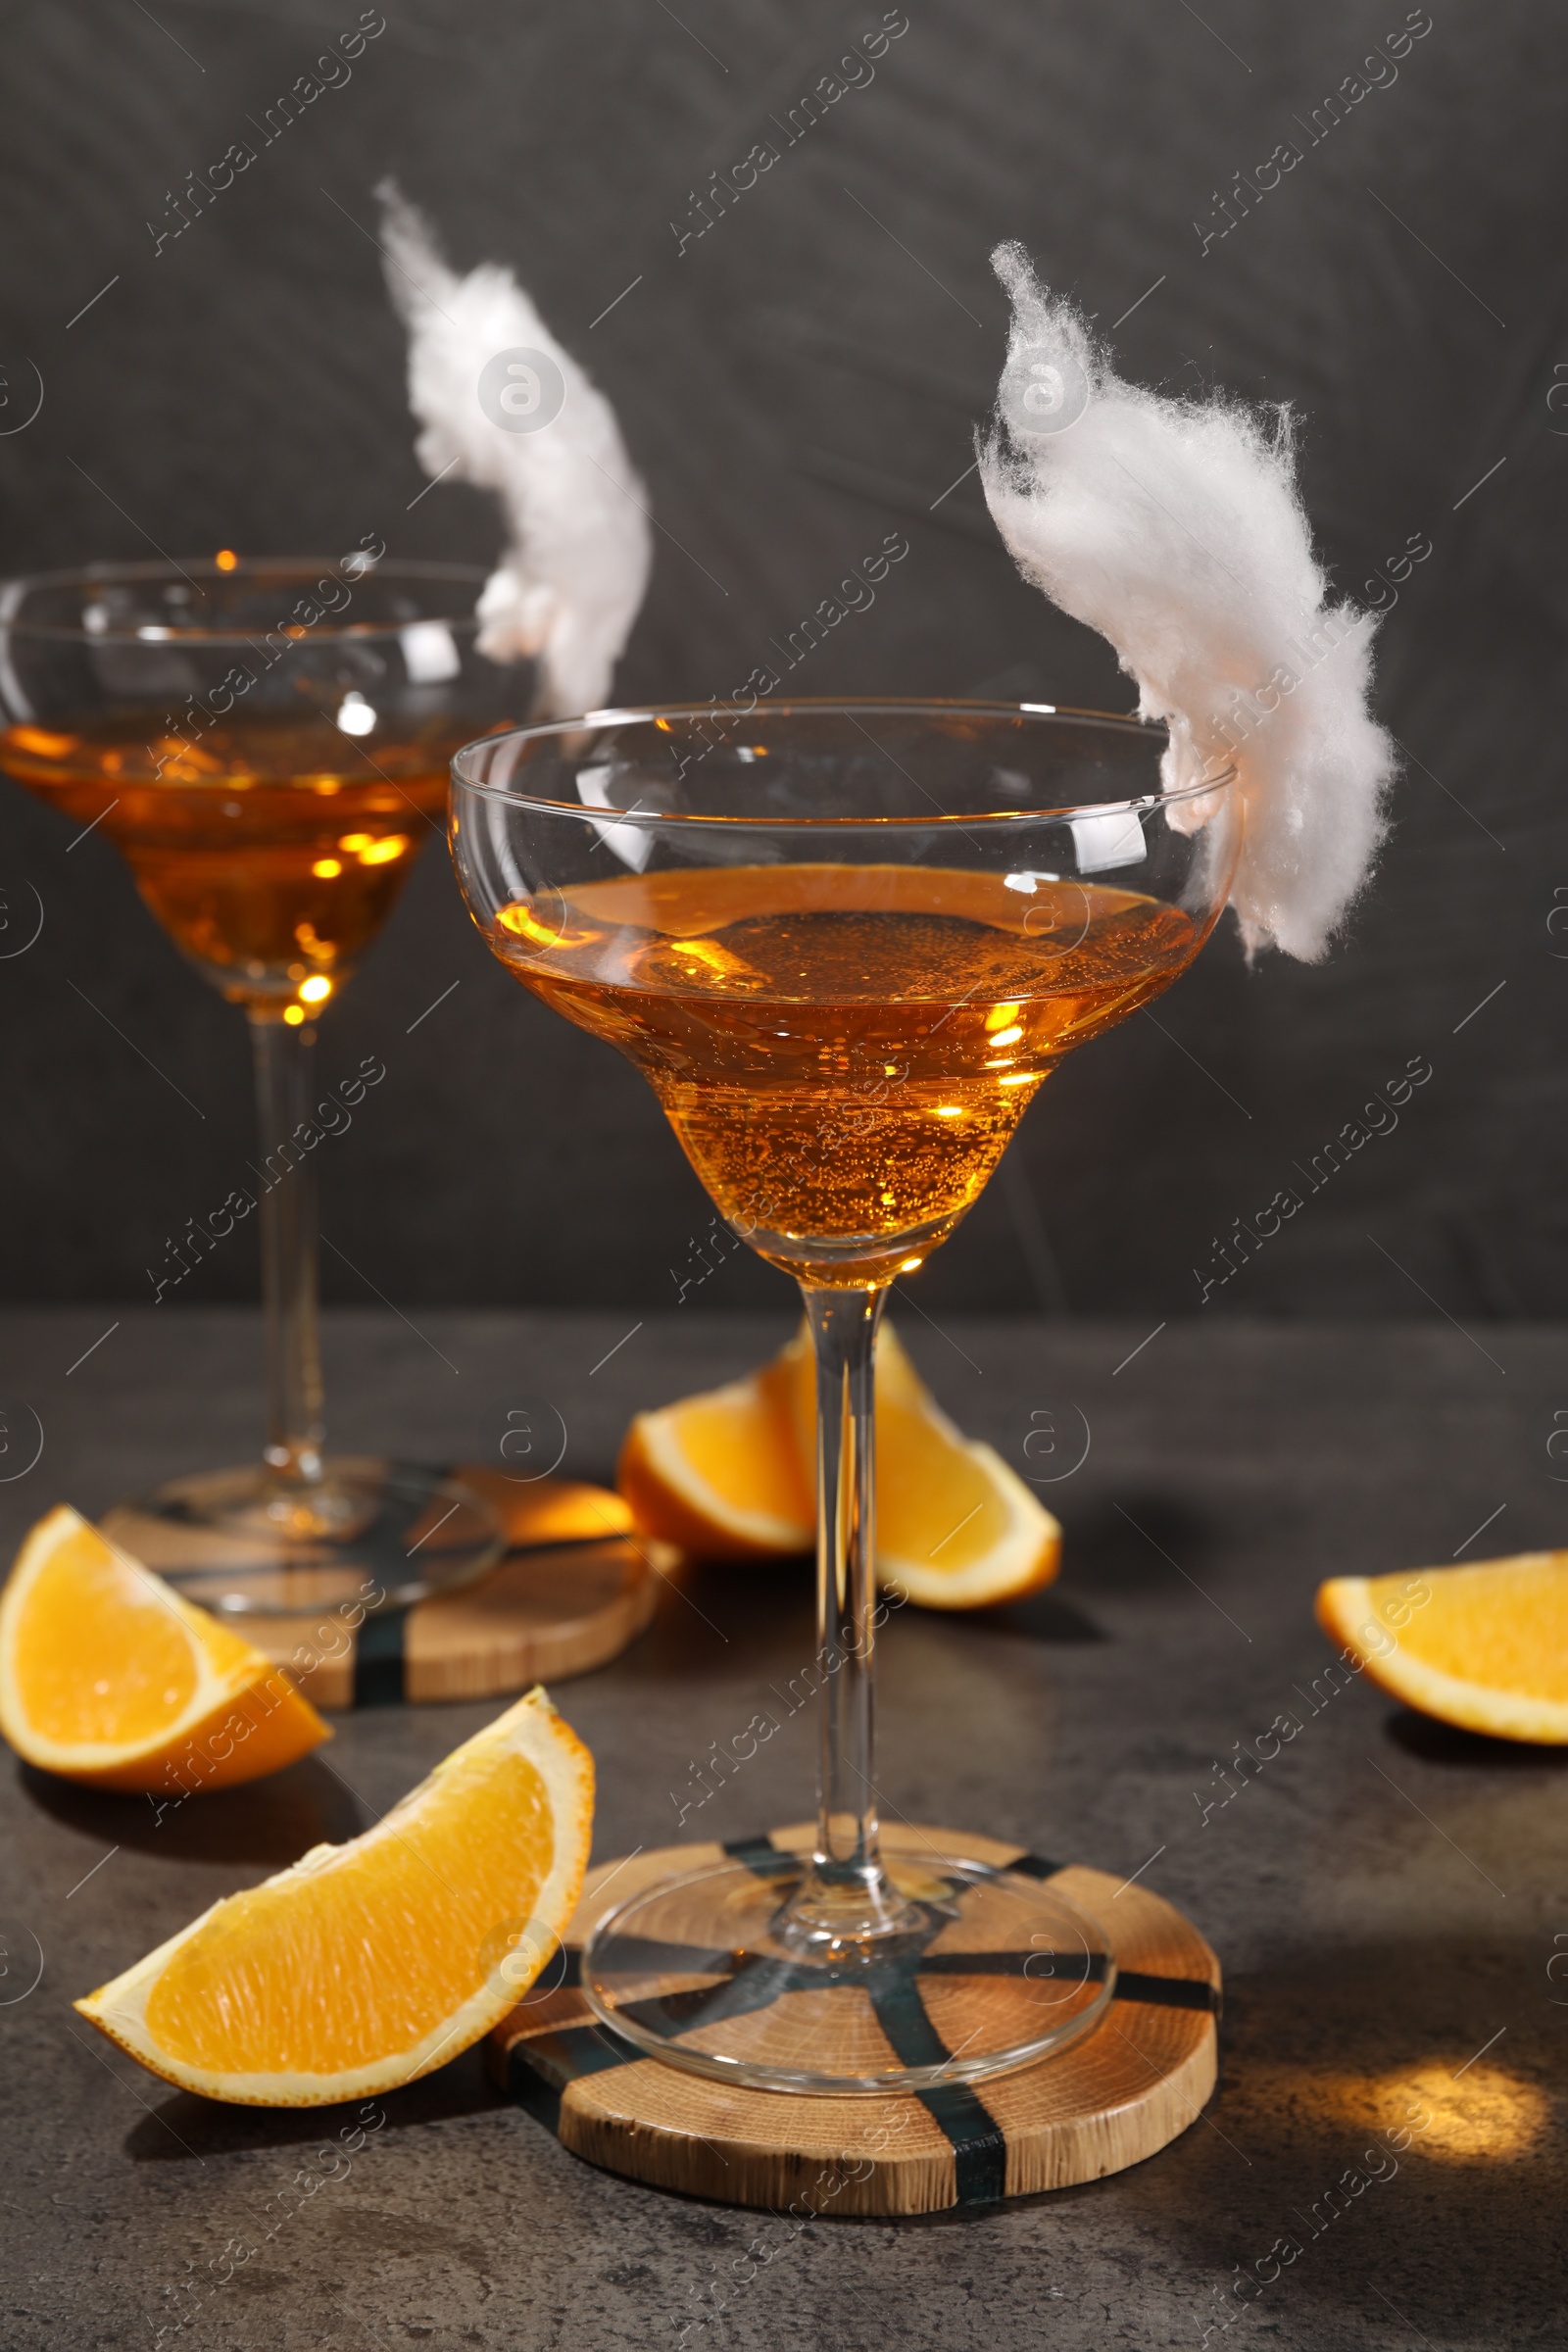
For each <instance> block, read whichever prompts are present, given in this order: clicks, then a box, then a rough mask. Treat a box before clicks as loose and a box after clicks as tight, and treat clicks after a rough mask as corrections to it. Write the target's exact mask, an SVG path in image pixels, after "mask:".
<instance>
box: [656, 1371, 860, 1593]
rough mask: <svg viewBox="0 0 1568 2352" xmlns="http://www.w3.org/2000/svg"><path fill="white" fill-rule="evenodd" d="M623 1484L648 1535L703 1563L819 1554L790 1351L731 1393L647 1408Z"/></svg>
mask: <svg viewBox="0 0 1568 2352" xmlns="http://www.w3.org/2000/svg"><path fill="white" fill-rule="evenodd" d="M787 1353H788V1351H787V1350H786V1355H787ZM615 1484H616V1485H617V1486H618V1487H619V1489H620V1491H621V1493H622V1495H624V1496H625V1497H626V1500H627V1502H628V1504H629V1505H630V1506H631V1515H632V1518H633V1519H634V1521H635V1522H636V1524H637V1527H638V1528H639V1529H640V1531H641V1532H642V1533H643V1534H644V1535H647V1536H662V1537H663V1538H664V1539H665V1540H666V1541H667V1542H668V1543H671V1544H680V1546H681V1548H682V1549H683V1550H685V1551H689V1552H691V1553H692V1554H693V1555H694V1556H695V1557H696V1558H698V1559H720V1560H755V1559H778V1558H782V1557H785V1556H787V1555H788V1554H789V1553H791V1552H797V1551H809V1550H810V1548H811V1546H812V1544H814V1543H815V1541H816V1512H815V1505H814V1504H813V1502H812V1500H811V1490H812V1481H811V1479H810V1477H809V1475H808V1474H807V1473H806V1472H805V1470H803V1468H802V1465H801V1461H800V1457H799V1455H798V1453H797V1450H796V1446H795V1444H794V1439H793V1434H792V1431H791V1425H790V1397H789V1369H788V1366H787V1364H786V1356H775V1358H774V1359H773V1361H772V1363H770V1364H764V1365H763V1367H762V1369H761V1370H760V1372H753V1373H750V1374H749V1375H748V1376H747V1378H746V1379H745V1380H735V1381H731V1382H730V1383H729V1384H728V1385H727V1386H726V1387H724V1388H722V1389H710V1390H708V1391H706V1392H705V1393H704V1394H703V1395H701V1396H697V1397H684V1398H683V1399H682V1400H681V1402H680V1403H679V1404H666V1405H663V1406H662V1407H661V1408H660V1409H659V1410H658V1411H657V1412H651V1413H639V1414H638V1415H637V1418H636V1419H635V1420H634V1421H633V1423H632V1425H631V1427H630V1429H629V1430H628V1431H627V1432H626V1439H625V1443H624V1445H623V1446H621V1449H620V1459H619V1461H618V1462H617V1463H616V1465H615Z"/></svg>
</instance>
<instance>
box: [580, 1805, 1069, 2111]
mask: <svg viewBox="0 0 1568 2352" xmlns="http://www.w3.org/2000/svg"><path fill="white" fill-rule="evenodd" d="M885 1862H886V1869H887V1875H888V1877H889V1879H890V1880H891V1882H892V1885H893V1888H894V1889H895V1891H896V1893H897V1894H898V1895H899V1896H900V1897H902V1898H903V1901H902V1905H901V1907H900V1909H899V1911H898V1913H897V1915H896V1917H895V1921H894V1924H893V1925H891V1926H890V1927H888V1928H886V1929H884V1931H883V1932H882V1933H880V1934H878V1935H876V1936H864V1937H856V1936H823V1935H822V1934H821V1933H820V1932H813V1931H812V1930H811V1929H810V1928H809V1927H808V1928H805V1929H801V1928H798V1927H797V1926H796V1925H795V1922H794V1919H793V1916H792V1914H791V1912H790V1910H789V1905H790V1902H791V1898H792V1897H793V1896H795V1895H796V1893H797V1892H798V1890H799V1889H800V1887H801V1886H802V1883H803V1881H804V1878H805V1872H806V1864H805V1862H804V1861H803V1860H801V1859H797V1858H796V1857H793V1856H790V1855H786V1854H774V1853H773V1852H772V1851H771V1849H769V1850H768V1851H767V1852H766V1853H765V1855H764V1856H763V1857H762V1858H761V1859H760V1865H759V1868H758V1869H752V1868H749V1867H747V1866H746V1865H745V1864H743V1863H740V1862H734V1861H726V1862H722V1863H717V1864H714V1865H711V1866H710V1867H709V1868H708V1869H705V1870H696V1871H691V1872H689V1873H688V1874H687V1875H685V1876H684V1877H681V1878H678V1879H666V1880H664V1881H663V1882H662V1885H660V1886H657V1887H652V1888H650V1889H649V1890H648V1891H646V1892H645V1893H642V1894H639V1895H634V1896H633V1897H632V1898H631V1899H630V1900H629V1901H628V1902H625V1903H622V1904H620V1905H619V1906H618V1907H617V1908H616V1909H615V1910H613V1911H612V1912H611V1913H610V1914H609V1915H608V1916H607V1917H606V1918H605V1919H603V1920H602V1921H601V1922H600V1924H599V1926H598V1927H597V1928H596V1929H595V1931H594V1934H593V1936H591V1937H590V1939H589V1943H588V1947H587V1950H586V1952H585V1953H584V1956H583V1989H584V1992H585V1993H586V1996H587V1999H588V2003H589V2006H590V2007H591V2008H592V2009H593V2010H594V2012H595V2014H596V2015H597V2016H598V2017H599V2018H600V2019H601V2020H602V2022H603V2023H604V2024H605V2025H606V2026H608V2027H610V2028H611V2029H612V2031H613V2033H615V2034H618V2035H620V2036H621V2037H622V2038H623V2039H624V2040H627V2041H630V2042H633V2043H635V2044H636V2046H637V2047H638V2048H639V2049H640V2050H642V2051H644V2052H646V2053H647V2054H648V2055H650V2056H652V2057H656V2058H660V2059H662V2060H663V2061H664V2062H665V2063H666V2064H667V2065H670V2066H678V2067H684V2068H685V2069H687V2070H688V2071H689V2072H690V2073H693V2074H700V2075H707V2076H709V2077H710V2078H711V2079H713V2080H715V2081H718V2082H735V2083H743V2084H746V2085H748V2086H750V2087H752V2088H754V2089H759V2090H786V2091H806V2092H813V2091H814V2092H820V2093H823V2094H837V2095H841V2096H842V2095H843V2094H844V2093H846V2092H883V2093H886V2092H897V2091H918V2090H928V2089H934V2088H937V2087H938V2086H940V2085H941V2084H943V2083H960V2082H983V2081H985V2079H986V2078H987V2077H988V2076H991V2075H999V2074H1004V2073H1005V2072H1007V2071H1008V2070H1010V2069H1011V2068H1013V2067H1019V2066H1027V2065H1030V2064H1032V2063H1033V2062H1035V2061H1037V2060H1039V2059H1042V2058H1045V2057H1048V2056H1050V2055H1051V2054H1052V2053H1053V2052H1054V2051H1056V2050H1061V2049H1065V2048H1066V2047H1067V2046H1068V2044H1069V2043H1070V2042H1074V2041H1076V2040H1078V2038H1079V2037H1080V2035H1082V2034H1087V2033H1088V2032H1089V2031H1090V2030H1091V2029H1092V2028H1093V2027H1094V2026H1095V2025H1096V2024H1097V2023H1098V2022H1099V2020H1100V2018H1101V2016H1102V2014H1103V2011H1104V2009H1105V2006H1106V2004H1107V2002H1108V2001H1109V1999H1110V1996H1111V1993H1112V1991H1113V1989H1114V1987H1115V1982H1116V1964H1115V1961H1114V1960H1113V1959H1112V1957H1111V1954H1110V1948H1109V1945H1108V1943H1107V1941H1106V1938H1105V1936H1104V1933H1103V1930H1102V1929H1101V1928H1100V1927H1099V1926H1098V1925H1097V1924H1096V1922H1095V1921H1094V1920H1093V1919H1091V1918H1090V1917H1089V1915H1088V1913H1087V1912H1085V1911H1081V1910H1080V1909H1079V1908H1078V1906H1077V1905H1076V1904H1075V1903H1073V1902H1070V1901H1069V1900H1068V1899H1067V1897H1066V1896H1065V1895H1063V1894H1059V1893H1056V1892H1055V1891H1054V1889H1053V1888H1052V1887H1049V1886H1043V1885H1041V1884H1040V1883H1039V1882H1038V1881H1037V1880H1033V1879H1027V1878H1022V1877H1018V1876H1015V1875H1014V1874H1013V1873H1011V1872H1009V1871H1004V1870H995V1869H992V1868H991V1867H990V1866H989V1865H987V1864H986V1863H983V1862H975V1861H966V1860H963V1859H961V1858H959V1857H957V1856H954V1855H929V1856H928V1855H922V1856H920V1857H919V1858H918V1859H915V1858H913V1857H910V1856H907V1855H896V1856H887V1857H885ZM764 1874H765V1875H764Z"/></svg>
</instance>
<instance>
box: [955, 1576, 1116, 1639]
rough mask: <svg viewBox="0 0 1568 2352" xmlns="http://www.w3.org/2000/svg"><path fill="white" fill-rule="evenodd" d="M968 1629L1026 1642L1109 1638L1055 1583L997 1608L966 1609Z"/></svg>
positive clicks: (1102, 1628) (966, 1625)
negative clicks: (1056, 1587)
mask: <svg viewBox="0 0 1568 2352" xmlns="http://www.w3.org/2000/svg"><path fill="white" fill-rule="evenodd" d="M959 1622H960V1623H961V1624H962V1625H963V1627H964V1629H965V1630H966V1631H967V1632H973V1633H980V1634H1010V1635H1011V1636H1012V1637H1013V1639H1014V1640H1020V1639H1021V1640H1023V1641H1026V1642H1108V1641H1109V1640H1110V1636H1109V1635H1108V1634H1107V1633H1106V1631H1105V1629H1104V1627H1103V1626H1102V1625H1097V1624H1096V1622H1095V1620H1094V1618H1093V1617H1091V1616H1090V1614H1089V1612H1088V1610H1087V1609H1081V1608H1080V1607H1079V1605H1078V1603H1077V1602H1076V1601H1075V1600H1073V1599H1071V1598H1070V1597H1069V1596H1068V1594H1067V1593H1058V1592H1057V1591H1056V1589H1055V1587H1054V1585H1053V1586H1051V1587H1050V1588H1049V1589H1048V1590H1047V1591H1045V1592H1042V1593H1025V1594H1024V1596H1023V1598H1022V1599H1021V1600H1005V1601H1004V1602H1003V1603H1002V1604H1001V1606H1000V1607H998V1608H994V1609H969V1610H965V1612H964V1614H963V1617H962V1618H961V1620H960V1621H959Z"/></svg>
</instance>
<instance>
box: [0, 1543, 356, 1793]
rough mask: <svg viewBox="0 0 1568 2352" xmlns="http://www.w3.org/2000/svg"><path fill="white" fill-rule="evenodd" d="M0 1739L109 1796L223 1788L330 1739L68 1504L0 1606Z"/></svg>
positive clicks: (277, 1680)
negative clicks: (108, 1792) (111, 1792)
mask: <svg viewBox="0 0 1568 2352" xmlns="http://www.w3.org/2000/svg"><path fill="white" fill-rule="evenodd" d="M0 1732H4V1734H5V1736H6V1738H7V1740H10V1742H11V1745H12V1746H13V1747H14V1748H15V1749H16V1751H17V1753H18V1755H19V1756H24V1757H25V1759H26V1761H27V1762H28V1763H29V1764H37V1765H40V1766H41V1767H42V1768H43V1770H44V1771H45V1772H57V1773H60V1774H62V1775H63V1776H64V1778H66V1779H67V1780H72V1781H88V1782H91V1783H93V1784H95V1785H96V1786H97V1787H99V1788H104V1789H159V1790H165V1789H169V1790H173V1791H174V1792H175V1793H176V1794H180V1795H186V1794H191V1793H193V1792H195V1791H196V1790H198V1789H229V1788H232V1787H234V1785H235V1784H236V1783H237V1782H240V1781H254V1780H259V1779H260V1778H261V1777H262V1775H263V1774H264V1773H269V1772H276V1771H277V1770H278V1769H279V1768H280V1767H281V1766H282V1765H284V1764H292V1763H293V1762H294V1759H295V1758H296V1756H303V1755H304V1754H305V1753H306V1751H307V1750H308V1749H309V1748H313V1747H315V1746H316V1745H317V1743H318V1742H319V1740H329V1739H330V1738H331V1737H332V1735H331V1733H330V1732H329V1731H328V1729H327V1727H326V1725H325V1724H324V1723H323V1722H322V1721H321V1718H320V1717H319V1715H318V1714H317V1712H316V1709H315V1708H314V1707H313V1706H312V1705H311V1704H310V1701H309V1700H308V1699H304V1698H302V1697H301V1696H300V1694H299V1692H298V1691H296V1690H295V1688H294V1686H293V1684H292V1683H291V1682H290V1681H289V1678H288V1676H287V1675H286V1674H285V1673H284V1672H283V1670H282V1668H281V1667H279V1666H274V1665H273V1663H272V1661H271V1659H270V1658H264V1657H263V1655H262V1653H261V1651H260V1650H259V1649H253V1648H252V1647H251V1644H250V1643H249V1642H242V1641H241V1640H240V1638H239V1636H238V1635H237V1634H234V1633H231V1632H230V1631H229V1629H228V1627H227V1626H225V1625H220V1624H219V1622H218V1620H217V1618H215V1617H210V1616H209V1615H208V1614H207V1611H206V1610H205V1609H198V1608H193V1607H192V1605H191V1603H190V1602H189V1601H188V1600H184V1599H182V1598H181V1596H180V1595H179V1593H176V1592H174V1590H173V1588H172V1586H170V1585H166V1584H165V1583H164V1581H163V1579H162V1578H161V1577H157V1576H154V1575H153V1573H152V1571H151V1570H150V1569H148V1568H143V1567H142V1566H141V1564H140V1562H139V1561H137V1560H133V1559H132V1558H131V1557H130V1556H129V1554H128V1553H127V1552H123V1551H121V1550H119V1549H118V1548H116V1547H115V1546H114V1545H112V1544H107V1543H106V1542H105V1541H104V1539H103V1537H102V1536H101V1535H100V1534H99V1533H98V1530H97V1529H96V1528H95V1527H89V1525H88V1524H87V1522H86V1520H85V1519H83V1518H81V1517H80V1516H79V1515H78V1514H77V1513H76V1512H75V1511H73V1510H72V1509H71V1508H70V1506H69V1505H68V1504H65V1503H62V1504H61V1505H60V1507H59V1508H58V1509H57V1510H53V1511H51V1512H50V1513H49V1515H48V1517H47V1518H45V1519H40V1520H39V1522H38V1524H37V1526H36V1527H35V1528H34V1529H33V1530H32V1532H31V1534H30V1535H29V1536H28V1537H27V1540H26V1542H25V1544H23V1546H22V1549H21V1551H20V1552H19V1553H18V1555H17V1564H16V1566H15V1567H14V1568H13V1570H12V1572H11V1578H10V1582H9V1583H8V1584H7V1586H6V1589H5V1593H4V1594H3V1595H0Z"/></svg>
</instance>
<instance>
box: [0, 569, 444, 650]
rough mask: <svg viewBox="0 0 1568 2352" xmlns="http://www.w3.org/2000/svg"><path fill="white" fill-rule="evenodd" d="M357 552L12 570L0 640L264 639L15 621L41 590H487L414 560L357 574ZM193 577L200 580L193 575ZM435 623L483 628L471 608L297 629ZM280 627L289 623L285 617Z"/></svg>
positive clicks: (336, 630) (318, 633) (388, 629)
mask: <svg viewBox="0 0 1568 2352" xmlns="http://www.w3.org/2000/svg"><path fill="white" fill-rule="evenodd" d="M356 554H357V551H356V550H354V549H350V550H349V553H348V554H347V555H345V556H240V557H238V558H237V559H236V561H235V562H234V563H233V564H220V563H219V561H218V559H217V557H216V556H191V557H187V558H181V559H179V560H177V561H176V559H175V558H174V557H172V556H171V557H168V558H167V559H165V560H164V561H162V562H159V563H154V562H153V561H152V560H151V559H150V558H142V557H137V558H130V559H126V560H125V561H123V562H122V561H120V560H119V559H116V558H109V559H106V560H105V561H103V562H101V563H98V562H95V563H91V564H66V565H64V566H63V567H62V568H60V569H58V570H54V571H24V572H13V573H9V574H7V575H6V576H5V577H3V578H0V636H12V637H40V638H49V639H51V640H53V641H55V642H57V643H60V644H65V645H160V646H167V645H247V644H249V643H250V642H251V641H252V640H253V639H254V638H255V637H256V635H257V634H258V630H259V627H260V624H259V623H258V624H256V625H253V626H252V627H251V628H248V629H240V628H233V627H228V628H202V627H199V626H186V625H185V624H184V623H183V622H180V621H174V622H172V623H170V624H169V625H168V626H167V627H166V626H165V625H164V624H163V623H162V622H160V623H157V624H153V623H143V624H141V627H151V626H153V625H156V626H157V627H158V629H159V634H158V635H157V636H156V637H151V636H143V635H142V633H141V627H137V628H129V629H126V628H103V629H89V628H87V627H85V626H79V625H78V626H73V625H71V624H70V623H67V622H61V621H50V620H28V619H26V618H19V617H16V616H15V612H14V608H15V607H16V605H18V604H20V603H21V602H22V600H23V598H25V596H27V595H29V594H30V593H31V592H32V591H33V590H34V589H38V588H73V587H75V588H93V587H117V586H123V585H133V584H135V583H137V582H140V581H154V580H172V579H174V578H180V579H185V580H189V581H190V583H191V585H192V586H193V587H194V586H195V585H196V583H197V580H199V579H200V578H201V577H202V576H203V575H205V576H206V578H208V579H210V580H239V579H250V580H253V581H263V582H265V581H266V580H268V579H270V578H275V579H276V580H277V581H278V582H279V583H280V584H288V583H297V582H301V581H306V580H314V579H319V578H320V577H323V576H325V575H332V576H335V577H337V578H339V579H340V580H342V581H343V583H344V584H345V585H346V586H347V587H348V588H349V589H350V590H351V591H352V590H353V589H355V588H359V587H363V586H364V585H365V584H366V582H367V581H369V580H376V579H386V578H393V579H405V580H431V581H446V582H450V583H451V584H452V586H453V587H454V588H455V587H457V586H459V585H460V584H461V585H462V586H463V587H465V588H472V589H473V590H474V592H475V596H477V593H478V591H479V590H480V589H482V588H483V586H484V584H485V581H486V580H487V579H488V578H489V576H490V575H489V573H488V571H487V570H486V569H485V567H484V565H483V564H446V563H438V562H434V561H430V560H427V559H425V558H423V557H415V556H375V557H370V558H368V559H366V560H365V561H364V562H363V564H361V565H360V567H359V568H357V569H356V568H353V567H352V566H353V564H354V561H355V557H356ZM193 575H194V576H193ZM427 624H434V625H436V626H439V627H445V628H449V629H477V628H479V626H480V625H481V624H480V621H479V616H478V614H477V613H475V612H474V610H473V607H472V605H469V606H468V607H467V608H466V610H465V611H463V612H445V611H443V612H440V613H419V614H418V615H417V617H416V618H415V619H413V620H347V619H338V618H335V617H334V616H333V615H332V614H330V613H324V614H323V615H322V617H321V618H320V619H319V620H317V621H311V622H308V623H296V624H293V625H295V626H299V627H300V628H301V629H302V632H303V635H304V636H307V637H311V638H334V639H341V638H346V637H362V638H363V637H395V636H396V635H397V634H398V632H399V631H400V630H401V629H416V628H421V627H424V626H426V625H427ZM273 625H274V627H278V628H286V627H288V626H289V625H290V624H289V623H288V621H287V618H286V616H281V617H280V618H279V620H278V621H277V622H275V623H274V624H273Z"/></svg>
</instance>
